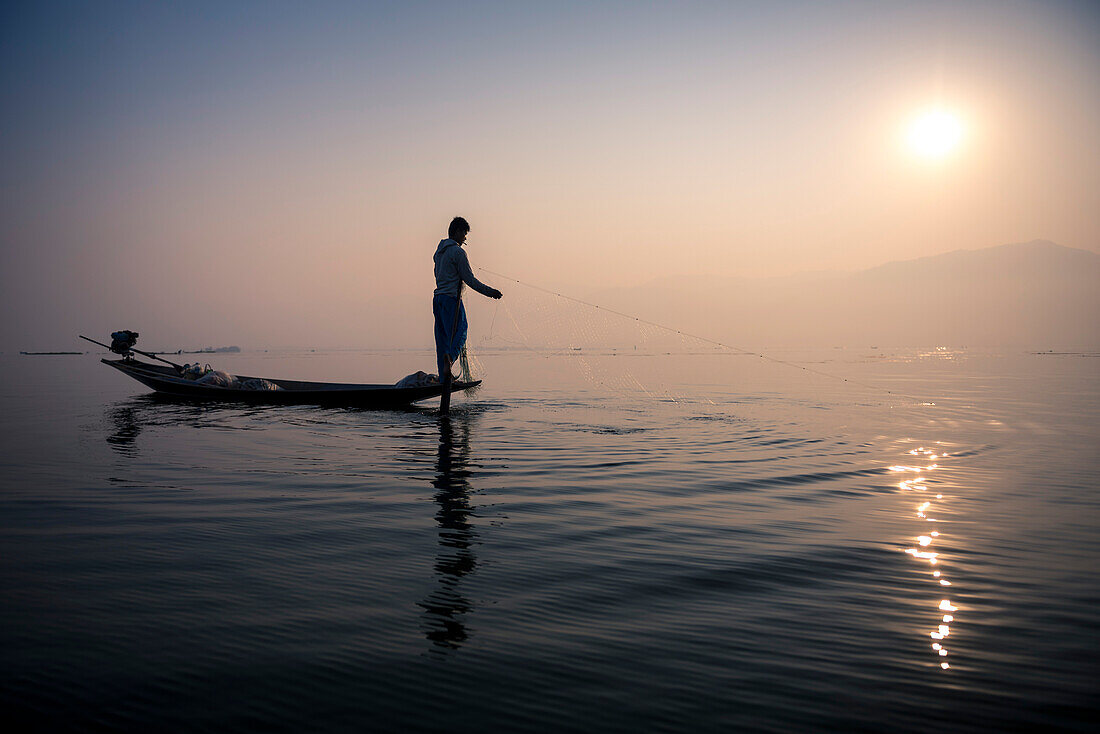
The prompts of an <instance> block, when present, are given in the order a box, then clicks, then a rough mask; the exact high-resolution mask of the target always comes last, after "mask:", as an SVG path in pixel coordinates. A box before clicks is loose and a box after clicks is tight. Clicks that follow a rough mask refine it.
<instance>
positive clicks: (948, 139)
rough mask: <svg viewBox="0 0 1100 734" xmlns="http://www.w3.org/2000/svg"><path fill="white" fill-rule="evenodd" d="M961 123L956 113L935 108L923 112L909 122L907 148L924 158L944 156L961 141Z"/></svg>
mask: <svg viewBox="0 0 1100 734" xmlns="http://www.w3.org/2000/svg"><path fill="white" fill-rule="evenodd" d="M962 137H963V124H962V120H960V119H959V117H958V115H955V114H953V113H951V112H948V111H946V110H942V109H937V110H930V111H928V112H925V113H923V114H921V115H919V116H918V117H916V118H915V119H914V120H913V121H912V122H911V123H910V124H909V133H908V136H907V139H908V142H909V148H910V149H911V150H912V151H913V152H914V153H916V154H917V155H919V156H921V157H924V158H934V159H938V158H944V157H946V156H948V155H949V154H950V153H952V152H953V151H954V150H955V149H956V148H957V147H958V146H959V143H960V142H961V141H962Z"/></svg>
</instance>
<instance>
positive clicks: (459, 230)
mask: <svg viewBox="0 0 1100 734" xmlns="http://www.w3.org/2000/svg"><path fill="white" fill-rule="evenodd" d="M469 231H470V223H469V222H467V221H466V220H465V219H463V218H462V217H455V218H454V219H452V220H451V226H450V227H447V236H448V237H450V238H451V239H452V240H453V239H457V238H458V237H459V236H460V235H464V234H468V233H469Z"/></svg>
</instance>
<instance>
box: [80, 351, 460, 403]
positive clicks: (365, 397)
mask: <svg viewBox="0 0 1100 734" xmlns="http://www.w3.org/2000/svg"><path fill="white" fill-rule="evenodd" d="M101 361H102V362H103V364H106V365H110V366H111V367H114V368H115V369H116V370H118V371H119V372H121V373H123V374H125V375H128V376H130V377H132V378H134V379H135V380H137V381H138V382H140V383H142V384H143V385H147V386H148V387H151V388H153V389H154V390H156V391H157V392H158V393H164V394H167V395H175V396H179V397H187V398H195V399H200V400H216V401H221V402H242V403H266V404H275V405H287V404H302V405H338V406H347V407H357V408H397V407H401V406H405V405H410V404H412V403H415V402H417V401H419V400H427V399H429V398H437V397H439V396H441V395H442V394H443V390H444V387H443V385H441V384H439V383H435V384H431V385H419V386H416V387H398V386H396V385H353V384H347V383H339V382H302V381H299V380H273V379H271V378H268V377H265V378H262V379H265V380H267V381H268V382H273V383H275V384H276V385H278V386H279V388H280V389H279V390H241V389H238V388H229V387H217V386H215V385H203V384H198V383H196V382H195V381H194V380H191V379H187V378H186V377H181V376H180V375H179V374H178V373H177V372H176V370H175V368H173V367H169V366H163V367H162V366H161V365H156V364H149V363H147V362H141V361H139V360H136V359H132V358H130V359H104V360H101ZM236 377H237V379H239V380H241V381H244V380H253V379H256V378H254V377H247V376H245V375H237V376H236ZM480 384H481V380H474V381H473V382H454V383H452V384H451V392H452V393H456V392H459V391H464V390H470V389H472V388H475V387H477V386H478V385H480Z"/></svg>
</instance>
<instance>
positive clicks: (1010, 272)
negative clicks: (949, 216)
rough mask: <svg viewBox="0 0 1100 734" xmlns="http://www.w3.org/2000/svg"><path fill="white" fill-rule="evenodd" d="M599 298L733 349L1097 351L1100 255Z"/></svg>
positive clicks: (961, 257)
mask: <svg viewBox="0 0 1100 734" xmlns="http://www.w3.org/2000/svg"><path fill="white" fill-rule="evenodd" d="M593 298H594V300H595V301H596V302H597V303H601V304H604V305H606V306H608V307H610V308H614V309H618V310H621V311H624V312H626V313H631V314H636V315H638V316H640V317H642V318H646V319H651V320H653V321H656V322H659V323H663V324H670V325H675V326H676V328H680V329H683V330H684V331H690V332H693V333H697V334H700V335H704V336H708V337H711V338H715V339H722V340H729V341H730V342H732V343H735V344H753V345H766V344H770V345H806V346H834V345H845V346H868V345H883V346H899V345H909V346H915V345H950V346H975V347H977V346H1021V347H1030V348H1036V349H1056V348H1096V347H1098V346H1100V255H1098V254H1097V253H1094V252H1090V251H1088V250H1079V249H1074V248H1069V247H1062V246H1060V245H1057V244H1055V243H1053V242H1048V241H1045V240H1035V241H1032V242H1024V243H1017V244H1010V245H1001V246H999V247H989V248H985V249H980V250H956V251H955V252H949V253H945V254H942V255H935V256H932V257H923V258H919V259H916V260H906V261H899V262H891V263H887V264H885V265H880V266H878V267H875V268H871V269H869V270H863V271H860V272H857V273H848V274H805V275H799V276H793V277H786V278H767V279H753V278H722V277H717V276H698V277H695V276H672V277H668V278H662V279H658V280H655V281H652V282H650V283H648V284H645V285H643V286H638V287H633V288H618V289H613V290H605V291H601V292H599V293H597V294H595V295H594V297H593Z"/></svg>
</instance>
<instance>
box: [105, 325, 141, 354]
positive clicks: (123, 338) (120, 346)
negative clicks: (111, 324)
mask: <svg viewBox="0 0 1100 734" xmlns="http://www.w3.org/2000/svg"><path fill="white" fill-rule="evenodd" d="M137 340H138V333H137V332H136V331H130V330H129V329H125V330H123V331H116V332H115V333H113V334H111V351H112V352H114V353H115V354H121V355H122V356H123V357H128V356H130V350H131V349H132V348H133V346H134V345H135V344H137Z"/></svg>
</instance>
